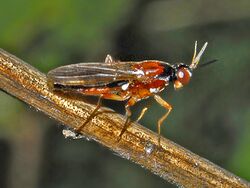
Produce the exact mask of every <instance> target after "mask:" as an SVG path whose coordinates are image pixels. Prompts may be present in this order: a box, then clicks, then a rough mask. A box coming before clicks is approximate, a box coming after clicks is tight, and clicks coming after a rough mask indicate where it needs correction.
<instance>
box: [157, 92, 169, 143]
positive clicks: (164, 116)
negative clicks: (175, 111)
mask: <svg viewBox="0 0 250 188" xmlns="http://www.w3.org/2000/svg"><path fill="white" fill-rule="evenodd" d="M154 99H155V100H156V102H158V103H159V104H160V105H161V106H162V107H164V108H165V109H166V110H167V112H166V113H165V114H164V115H163V116H162V117H161V118H160V119H159V120H158V123H157V130H158V144H159V145H160V140H161V125H162V123H163V121H164V120H165V119H166V118H167V117H168V115H169V113H170V112H171V110H172V106H171V105H170V104H168V103H167V102H166V101H164V100H163V99H162V98H161V97H160V96H159V95H154Z"/></svg>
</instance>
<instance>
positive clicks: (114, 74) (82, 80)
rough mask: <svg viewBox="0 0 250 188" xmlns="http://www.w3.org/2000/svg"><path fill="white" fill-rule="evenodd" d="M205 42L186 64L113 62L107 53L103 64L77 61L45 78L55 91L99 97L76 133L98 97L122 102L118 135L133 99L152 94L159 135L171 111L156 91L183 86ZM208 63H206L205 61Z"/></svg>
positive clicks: (127, 119) (188, 79) (133, 101)
mask: <svg viewBox="0 0 250 188" xmlns="http://www.w3.org/2000/svg"><path fill="white" fill-rule="evenodd" d="M207 44H208V43H207V42H206V43H205V44H204V45H203V47H202V48H201V50H200V52H199V53H198V54H197V53H196V51H197V41H196V42H195V48H194V54H193V58H192V61H191V64H190V65H187V64H184V63H177V64H173V65H172V64H170V63H167V62H163V61H158V60H145V61H139V62H134V61H129V62H119V61H114V60H113V59H112V57H111V56H110V55H107V57H106V59H105V62H104V63H100V62H97V63H94V62H93V63H79V64H72V65H66V66H62V67H58V68H56V69H53V70H51V71H50V72H49V73H48V75H47V77H48V81H49V85H50V86H52V88H53V89H55V90H62V91H65V90H67V91H74V92H78V93H81V94H83V95H91V96H99V100H98V104H97V106H96V108H95V110H94V111H93V112H92V114H91V115H90V116H89V118H88V119H87V120H86V121H85V123H83V125H81V126H79V127H78V128H76V129H75V130H76V131H77V132H79V131H80V130H81V129H82V128H83V127H84V126H85V125H86V124H87V123H88V122H89V121H90V120H91V119H92V118H93V117H94V116H95V115H96V114H97V112H98V109H99V108H100V106H101V105H100V102H101V99H110V100H116V101H125V100H127V103H126V105H125V110H126V121H125V124H124V127H123V129H122V131H121V133H120V137H121V136H122V135H123V133H124V132H125V131H126V129H127V128H128V126H129V124H130V117H131V111H130V108H131V107H132V106H134V105H135V104H136V103H137V102H139V101H141V100H143V99H146V98H148V97H153V98H154V99H155V100H156V102H157V103H159V104H160V105H161V106H162V107H163V108H165V109H166V112H165V114H164V115H163V116H162V117H161V118H160V119H159V120H158V123H157V130H158V135H159V139H158V141H159V143H160V133H161V125H162V123H163V121H164V120H165V119H166V118H167V117H168V115H169V113H170V112H171V111H172V106H171V105H170V104H169V103H168V102H167V101H165V100H164V99H162V98H161V97H160V96H159V95H158V94H159V93H160V92H161V91H163V90H164V89H165V88H166V87H167V86H168V85H169V84H171V83H173V86H174V88H175V89H180V88H182V87H183V86H185V85H187V84H188V83H189V81H190V78H191V77H192V72H193V70H195V69H196V68H197V66H198V64H199V61H200V59H201V56H202V54H203V52H204V51H205V49H206V47H207ZM209 63H210V62H209ZM147 109H148V108H147V107H145V108H143V110H142V111H141V113H140V115H139V117H138V118H137V121H139V120H140V119H141V118H142V117H143V115H144V114H145V112H146V111H147Z"/></svg>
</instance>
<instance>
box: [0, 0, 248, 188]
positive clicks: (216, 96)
mask: <svg viewBox="0 0 250 188" xmlns="http://www.w3.org/2000/svg"><path fill="white" fill-rule="evenodd" d="M249 10H250V1H248V0H239V1H234V0H221V1H216V0H210V1H206V0H190V1H183V0H166V1H163V0H155V1H152V0H106V1H97V0H91V1H90V0H83V1H67V0H60V1H59V0H54V1H46V0H45V1H28V0H23V1H18V0H9V1H2V2H1V11H0V44H1V46H0V47H1V48H3V49H5V50H6V51H9V52H10V53H12V54H15V55H16V56H17V57H19V58H21V59H23V60H25V61H26V62H28V63H30V64H32V65H33V66H35V67H37V69H39V70H41V71H43V72H45V73H46V72H47V71H48V70H50V69H51V68H55V67H57V66H59V65H65V64H71V63H78V62H89V61H99V62H101V61H103V60H104V58H105V56H106V54H108V53H110V54H112V55H113V56H114V57H115V58H116V59H119V60H124V61H125V60H126V61H129V60H133V61H136V60H144V59H159V60H163V61H168V62H171V63H175V62H179V61H182V62H186V63H187V64H189V62H190V60H191V57H192V53H193V48H194V41H196V40H198V42H199V45H200V46H201V45H202V44H203V43H204V42H205V41H208V43H209V45H208V49H207V51H206V52H205V55H204V57H203V58H202V61H203V62H205V61H208V60H211V59H218V60H219V62H218V63H216V64H213V65H210V66H207V67H206V68H203V69H200V70H197V71H196V72H194V76H193V78H192V81H191V83H190V84H189V85H188V86H186V87H185V88H184V89H182V90H181V91H178V92H176V91H174V89H173V88H172V86H169V87H168V88H167V91H163V92H162V96H163V97H164V98H167V100H168V101H169V103H170V104H172V105H173V107H174V110H173V112H172V113H171V115H170V116H169V118H168V119H167V121H166V123H165V125H166V126H164V128H163V130H162V134H163V135H164V136H165V137H167V138H169V139H171V140H173V141H175V142H176V143H178V144H180V145H182V146H184V147H186V148H188V149H189V150H191V151H193V152H194V153H197V154H199V155H201V156H203V157H205V158H207V159H209V160H211V161H213V162H214V163H216V164H218V165H220V166H222V167H223V168H225V169H227V170H229V171H231V172H233V173H235V174H237V175H238V176H240V177H242V178H245V179H246V180H250V145H249V144H250V107H249V105H250V97H249V94H250V84H249V65H250V64H249V62H250V52H249V51H250V11H249ZM27 97H28V96H27ZM105 104H106V105H107V106H109V107H111V108H113V109H116V110H117V111H118V112H121V113H124V110H123V104H122V103H120V102H112V101H106V102H105ZM145 104H151V109H150V111H149V112H148V113H147V114H146V115H145V118H144V119H143V120H142V121H141V123H142V124H143V125H145V126H147V127H148V128H150V129H152V130H156V127H155V124H156V121H157V119H158V118H159V116H160V115H158V114H162V113H163V109H162V108H161V107H159V105H157V104H155V103H154V101H153V100H152V99H149V100H147V101H143V102H141V103H140V104H138V105H137V106H136V107H134V108H133V111H134V114H136V113H137V111H138V109H140V108H142V107H143V106H144V105H145ZM53 124H56V125H57V126H54V125H53ZM61 130H62V127H61V126H60V125H59V124H58V123H56V122H55V121H53V120H51V119H49V118H48V117H46V116H44V115H43V114H41V113H37V112H36V110H34V109H33V108H30V107H29V106H28V105H26V104H24V103H22V102H20V101H18V100H16V99H14V98H12V97H11V96H9V95H7V94H5V93H4V92H1V93H0V152H1V155H0V161H1V164H2V166H1V171H0V187H26V188H29V187H47V188H49V187H51V188H52V187H53V188H56V187H60V188H61V187H63V188H68V187H79V186H81V187H109V188H110V187H121V188H123V187H124V188H125V187H130V188H133V187H138V188H139V187H143V188H147V187H153V186H154V187H166V186H168V187H172V186H173V185H170V184H168V185H166V182H164V181H163V180H162V179H160V178H159V177H156V176H155V175H153V174H151V173H150V172H148V171H145V170H144V169H142V168H141V167H139V166H137V165H135V164H131V163H130V162H128V161H126V160H123V159H121V158H120V157H117V156H116V155H114V154H113V153H111V152H110V151H109V150H107V149H106V148H103V147H102V146H100V145H98V144H97V143H94V142H88V141H84V140H70V139H64V137H63V136H62V134H61ZM173 187H174V186H173Z"/></svg>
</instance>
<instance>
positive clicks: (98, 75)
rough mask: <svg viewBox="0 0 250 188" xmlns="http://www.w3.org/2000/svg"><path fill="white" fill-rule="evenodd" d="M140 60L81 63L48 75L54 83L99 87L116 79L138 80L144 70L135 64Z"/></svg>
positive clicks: (57, 69)
mask: <svg viewBox="0 0 250 188" xmlns="http://www.w3.org/2000/svg"><path fill="white" fill-rule="evenodd" d="M136 63H140V62H115V63H79V64H72V65H66V66H62V67H58V68H56V69H53V70H51V71H50V72H49V73H48V74H47V77H48V79H49V81H50V82H52V83H53V84H54V85H62V86H82V87H97V86H105V85H108V84H110V83H112V82H116V81H129V80H136V79H138V77H141V76H143V72H142V71H138V70H135V69H134V68H133V65H134V64H136Z"/></svg>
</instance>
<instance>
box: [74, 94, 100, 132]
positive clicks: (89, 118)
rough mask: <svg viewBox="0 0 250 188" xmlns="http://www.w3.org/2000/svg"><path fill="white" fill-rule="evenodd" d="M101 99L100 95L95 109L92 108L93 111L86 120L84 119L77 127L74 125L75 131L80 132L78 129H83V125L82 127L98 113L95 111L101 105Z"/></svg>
mask: <svg viewBox="0 0 250 188" xmlns="http://www.w3.org/2000/svg"><path fill="white" fill-rule="evenodd" d="M101 101H102V96H100V97H99V99H98V102H97V105H96V107H95V109H94V110H93V112H92V113H91V114H90V116H89V117H88V118H87V120H86V121H85V122H84V123H83V124H82V125H80V126H79V127H76V128H75V131H76V132H80V131H81V130H82V129H83V127H84V126H85V125H86V124H87V123H89V122H90V121H91V120H92V119H93V118H94V117H95V116H96V115H97V114H98V112H97V111H98V110H99V109H100V107H101Z"/></svg>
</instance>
